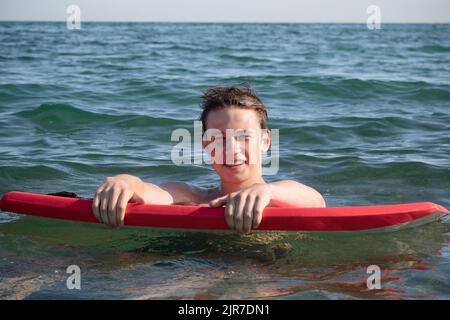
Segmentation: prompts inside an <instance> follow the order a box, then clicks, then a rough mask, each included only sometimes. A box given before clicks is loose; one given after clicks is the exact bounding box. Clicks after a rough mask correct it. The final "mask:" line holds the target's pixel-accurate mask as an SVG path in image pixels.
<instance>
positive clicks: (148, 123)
mask: <svg viewBox="0 0 450 320" xmlns="http://www.w3.org/2000/svg"><path fill="white" fill-rule="evenodd" d="M15 115H16V116H18V117H20V118H23V119H27V120H29V121H31V122H32V123H34V124H36V125H39V126H40V127H42V128H46V129H64V130H65V129H67V128H70V127H79V126H87V125H93V124H108V125H111V126H118V127H121V128H131V127H160V126H167V125H180V124H185V122H184V121H181V120H177V119H172V118H165V117H151V116H147V115H109V114H103V113H96V112H90V111H85V110H82V109H79V108H76V107H74V106H72V105H70V104H64V103H45V104H41V105H40V106H39V107H36V108H33V109H30V110H25V111H20V112H17V113H15Z"/></svg>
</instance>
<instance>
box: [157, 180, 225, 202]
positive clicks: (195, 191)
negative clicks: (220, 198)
mask: <svg viewBox="0 0 450 320" xmlns="http://www.w3.org/2000/svg"><path fill="white" fill-rule="evenodd" d="M159 187H160V188H162V189H164V190H166V191H167V192H169V193H170V194H171V195H172V197H173V199H174V201H173V202H174V204H201V203H206V202H208V201H210V200H212V199H213V198H214V197H215V195H216V191H217V190H218V188H206V187H200V186H196V185H193V184H191V183H188V182H183V181H169V182H164V183H161V184H159Z"/></svg>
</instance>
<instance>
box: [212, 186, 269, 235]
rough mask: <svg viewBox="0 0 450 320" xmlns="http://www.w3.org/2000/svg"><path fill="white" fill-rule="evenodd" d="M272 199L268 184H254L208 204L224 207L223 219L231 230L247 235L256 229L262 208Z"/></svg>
mask: <svg viewBox="0 0 450 320" xmlns="http://www.w3.org/2000/svg"><path fill="white" fill-rule="evenodd" d="M271 199H272V186H271V185H270V184H263V183H259V184H255V185H253V186H251V187H249V188H247V189H243V190H239V191H237V192H233V193H230V194H227V195H225V196H222V197H219V198H217V199H214V200H212V201H210V202H209V205H210V206H211V207H220V206H222V205H225V206H226V207H225V219H226V221H227V224H228V226H229V227H230V228H231V229H234V230H236V231H237V232H238V233H239V234H247V233H249V232H250V230H251V229H252V228H253V229H256V228H258V226H259V224H260V223H261V219H262V214H263V210H264V208H265V207H266V206H267V205H268V204H269V203H270V200H271Z"/></svg>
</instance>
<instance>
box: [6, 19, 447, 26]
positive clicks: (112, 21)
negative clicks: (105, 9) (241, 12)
mask: <svg viewBox="0 0 450 320" xmlns="http://www.w3.org/2000/svg"><path fill="white" fill-rule="evenodd" d="M0 22H43V23H47V22H62V23H66V20H25V19H24V20H13V19H11V20H9V19H5V20H3V19H0ZM81 23H172V24H175V23H179V24H183V23H186V24H194V23H198V24H367V23H366V22H354V21H331V22H329V21H326V22H325V21H165V20H161V21H158V20H81ZM380 24H381V25H383V24H450V21H446V22H444V21H436V22H429V21H419V22H409V21H408V22H400V21H387V22H381V23H380Z"/></svg>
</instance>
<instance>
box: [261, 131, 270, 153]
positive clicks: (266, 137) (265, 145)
mask: <svg viewBox="0 0 450 320" xmlns="http://www.w3.org/2000/svg"><path fill="white" fill-rule="evenodd" d="M270 141H271V133H270V129H269V128H267V129H266V130H264V132H263V135H262V140H261V148H262V151H264V152H267V150H269V148H270Z"/></svg>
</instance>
